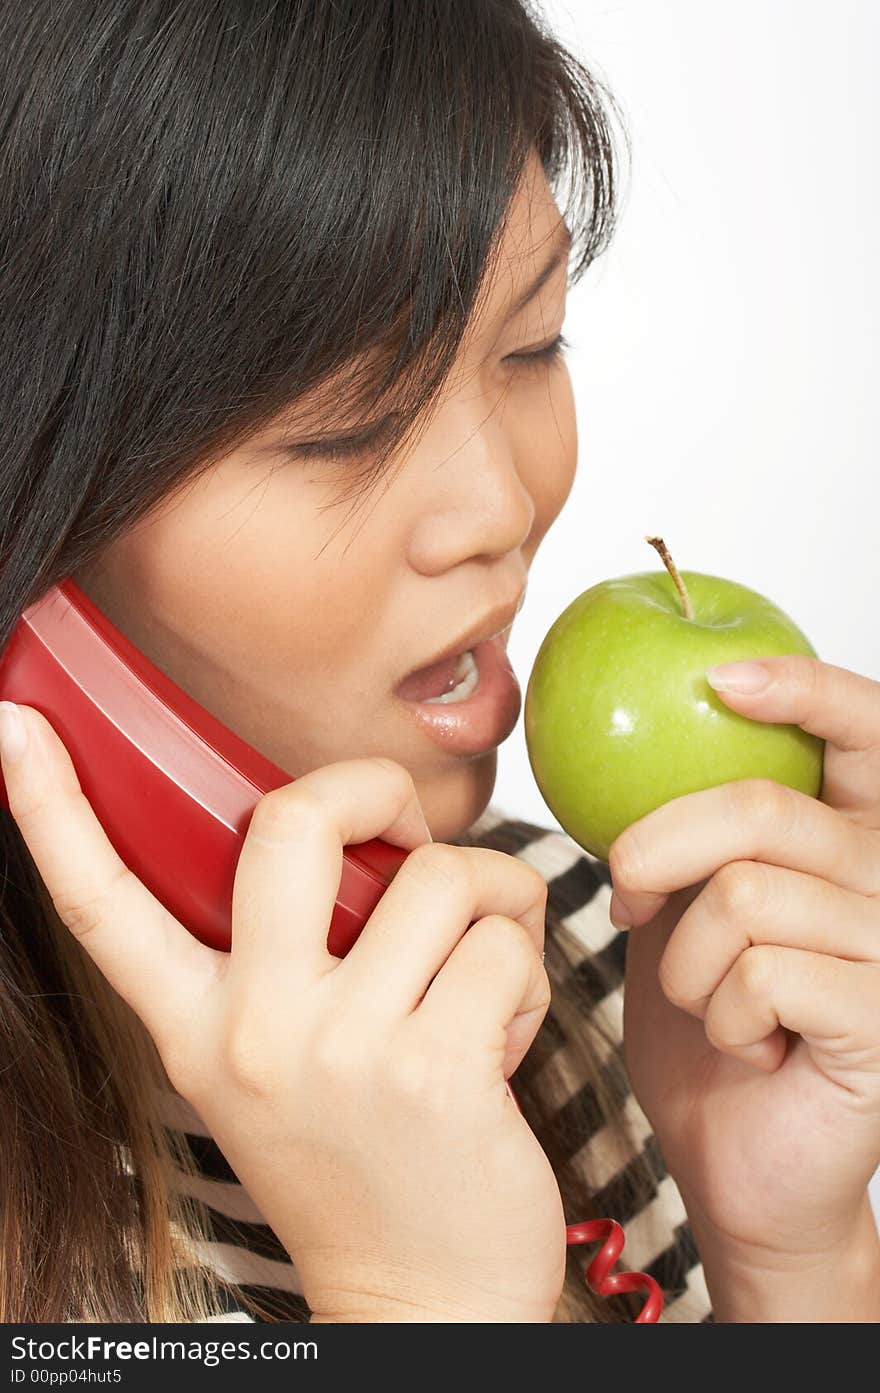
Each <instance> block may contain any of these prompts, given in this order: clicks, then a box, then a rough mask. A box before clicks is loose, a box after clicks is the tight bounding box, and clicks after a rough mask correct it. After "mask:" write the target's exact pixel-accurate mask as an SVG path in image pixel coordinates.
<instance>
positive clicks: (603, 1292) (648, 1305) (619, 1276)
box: [507, 1082, 663, 1325]
mask: <svg viewBox="0 0 880 1393" xmlns="http://www.w3.org/2000/svg"><path fill="white" fill-rule="evenodd" d="M507 1092H508V1094H509V1095H510V1097H511V1098H512V1099H513V1104H514V1107H515V1108H516V1110H517V1112H518V1113H519V1114H520V1116H522V1115H523V1111H522V1108H521V1107H520V1105H519V1103H518V1102H517V1100H516V1094H515V1093H514V1091H513V1089H512V1088H511V1086H510V1083H509V1082H508V1084H507ZM603 1238H604V1240H605V1242H604V1243H603V1244H602V1247H601V1248H600V1249H599V1251H598V1253H597V1254H596V1256H595V1257H594V1258H593V1261H592V1262H591V1263H590V1265H589V1267H588V1268H587V1271H586V1281H587V1286H588V1287H589V1288H590V1290H591V1291H595V1292H597V1293H598V1295H599V1296H617V1295H619V1294H620V1293H622V1292H626V1291H645V1292H647V1293H648V1295H647V1300H646V1301H645V1304H644V1306H643V1307H642V1309H641V1311H639V1314H638V1315H637V1316H636V1319H635V1324H636V1325H648V1324H653V1323H654V1322H656V1321H658V1320H659V1319H660V1312H661V1311H662V1310H663V1293H662V1291H661V1290H660V1287H659V1286H658V1285H657V1283H656V1282H655V1281H654V1278H653V1277H649V1276H648V1274H647V1272H612V1271H611V1269H612V1267H613V1266H614V1264H615V1263H616V1262H617V1259H618V1258H619V1257H620V1254H621V1253H622V1252H623V1246H624V1243H625V1241H626V1240H625V1239H624V1236H623V1229H622V1228H621V1226H620V1224H619V1223H618V1222H617V1220H616V1219H587V1220H585V1221H584V1222H583V1223H581V1224H567V1225H566V1227H565V1241H566V1244H567V1246H568V1247H569V1248H572V1247H574V1246H575V1245H576V1244H579V1243H598V1242H599V1241H600V1239H603Z"/></svg>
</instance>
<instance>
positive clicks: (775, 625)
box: [524, 538, 824, 860]
mask: <svg viewBox="0 0 880 1393" xmlns="http://www.w3.org/2000/svg"><path fill="white" fill-rule="evenodd" d="M646 540H648V541H650V542H651V544H652V545H654V546H656V547H657V550H658V551H660V554H661V556H663V559H664V561H665V562H666V565H667V570H666V571H642V572H639V573H638V574H635V575H628V576H620V577H618V578H617V579H614V580H606V581H602V582H601V583H600V584H598V585H593V586H591V587H590V589H589V590H585V591H584V592H583V593H582V594H581V595H579V596H578V597H577V599H575V600H573V601H572V603H571V604H570V605H569V606H568V607H567V609H565V610H563V612H562V613H561V614H560V615H559V617H558V619H556V621H555V622H554V623H553V625H552V627H551V628H550V629H549V631H548V633H547V635H546V636H545V638H544V640H543V642H542V644H541V647H540V648H539V650H538V654H537V657H536V658H535V662H534V666H533V668H532V672H531V675H530V677H529V682H528V687H527V690H526V697H525V705H524V724H525V737H526V746H527V749H528V756H529V763H530V764H531V767H532V772H533V774H534V776H535V779H536V781H537V784H538V787H539V788H540V790H541V794H542V796H543V798H544V800H545V801H546V803H547V806H548V807H549V809H550V811H551V812H552V813H553V815H554V817H555V818H556V819H557V820H558V822H559V823H560V825H561V826H562V827H563V828H564V829H565V831H566V832H567V833H568V834H569V836H570V837H572V838H573V839H574V841H576V842H577V843H578V844H579V845H580V846H582V847H583V848H584V850H586V851H588V852H591V853H592V854H593V855H594V856H598V857H599V858H600V859H602V860H607V857H608V851H609V848H610V847H611V844H612V842H613V841H614V839H615V838H616V837H617V836H619V834H620V833H621V832H622V831H623V830H624V828H626V827H629V825H630V824H631V823H633V822H635V821H636V820H637V819H638V818H640V817H643V816H644V815H645V814H646V813H649V812H651V811H652V809H654V808H657V807H659V806H660V804H661V803H666V802H668V801H669V799H670V798H678V797H680V796H681V795H682V794H685V793H695V792H697V791H698V790H699V789H704V788H711V787H713V786H714V785H716V784H722V783H727V782H729V781H731V780H734V779H747V778H754V777H760V778H766V779H774V780H775V781H776V782H777V783H782V784H788V785H789V786H790V787H791V788H795V789H799V790H800V791H801V792H802V793H807V794H810V795H811V796H813V797H816V796H818V794H819V791H820V789H821V786H822V758H823V750H824V742H823V741H822V740H820V739H818V738H817V737H816V736H814V735H809V734H808V733H807V732H806V731H804V730H802V729H801V728H800V726H795V725H781V724H780V725H776V724H770V723H767V722H761V721H758V720H750V719H749V718H748V717H746V716H740V715H738V714H737V713H736V712H735V711H731V710H730V708H729V707H727V706H725V705H724V703H723V702H722V701H721V700H720V698H719V697H718V696H717V694H716V693H715V692H714V691H713V689H712V688H711V687H710V686H709V683H708V682H707V680H706V675H705V674H706V669H707V668H708V667H711V666H712V665H713V664H714V663H725V662H736V661H737V660H738V659H745V658H761V657H769V656H771V655H776V654H785V653H806V654H808V655H810V656H812V657H815V656H816V653H815V650H814V649H813V647H812V645H811V644H810V642H809V640H808V639H807V638H806V637H805V636H804V634H803V633H802V632H801V630H800V629H799V628H798V627H797V625H796V624H794V623H793V621H792V620H791V619H790V618H789V617H788V615H787V614H785V613H783V611H782V610H781V609H779V608H778V607H777V606H776V605H774V604H772V603H771V601H770V600H768V599H766V598H765V597H764V596H763V595H759V594H758V593H757V591H755V590H750V589H749V588H748V587H747V586H745V585H739V584H737V582H736V581H732V580H724V579H722V578H721V577H720V576H710V575H703V574H701V573H699V572H696V571H685V572H683V573H682V574H681V575H679V573H678V571H677V570H676V569H675V566H674V564H673V563H672V559H671V557H669V554H668V552H667V551H666V548H665V546H664V545H663V543H662V540H661V539H660V538H647V539H646Z"/></svg>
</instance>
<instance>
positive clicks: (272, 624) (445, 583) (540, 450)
mask: <svg viewBox="0 0 880 1393" xmlns="http://www.w3.org/2000/svg"><path fill="white" fill-rule="evenodd" d="M566 243H567V239H566V231H565V228H564V225H563V222H562V219H561V217H560V213H559V209H558V207H557V205H556V203H555V201H554V199H553V197H552V194H551V192H550V189H549V186H548V185H547V182H546V179H545V177H544V173H543V169H542V167H541V165H540V162H539V161H538V159H537V158H536V157H533V159H532V162H531V163H530V165H529V167H528V171H527V176H526V178H525V179H524V181H523V184H522V186H521V188H520V190H519V192H518V195H517V199H516V203H515V206H514V210H513V216H512V218H511V221H510V224H509V226H508V230H507V233H506V236H505V241H504V244H503V247H502V251H501V255H500V257H499V258H498V261H497V269H496V271H495V273H494V274H493V277H492V279H491V282H490V283H487V288H486V290H485V292H484V296H483V300H482V301H481V304H480V306H479V307H478V310H477V311H476V312H475V315H474V319H473V321H472V324H471V326H470V327H469V332H468V337H467V340H466V342H465V343H464V344H463V345H462V349H461V352H460V354H459V358H458V359H457V360H456V364H455V365H454V368H453V370H452V372H451V373H450V374H449V377H448V379H447V381H446V382H445V383H444V390H443V393H442V395H441V398H440V400H439V404H438V405H436V406H435V407H434V408H433V409H432V411H431V413H430V420H429V422H428V423H427V424H426V426H425V429H424V430H423V431H422V432H421V433H420V434H419V435H418V439H417V440H416V441H415V442H414V443H413V444H411V445H410V446H409V447H408V450H407V447H404V449H405V451H406V452H405V453H404V454H402V455H401V457H400V459H399V461H398V459H397V458H395V461H394V463H393V468H392V470H391V473H390V474H389V475H388V476H386V477H385V478H384V479H380V480H379V481H378V482H377V483H376V484H375V485H374V486H372V487H371V490H370V494H369V496H368V498H367V499H366V500H363V499H361V500H359V502H358V505H357V506H356V507H353V506H352V503H351V500H350V498H349V501H348V503H346V502H345V501H344V500H343V501H342V502H341V503H339V502H337V501H336V500H338V499H339V497H340V493H341V487H340V484H341V483H344V470H345V462H344V461H343V462H342V464H340V461H339V460H332V461H327V462H325V461H324V460H322V458H321V457H320V455H318V456H316V455H315V453H314V450H310V451H309V458H297V457H296V454H295V450H294V451H293V452H291V446H294V445H297V444H305V443H307V442H308V443H312V442H314V441H316V440H319V439H321V438H327V439H329V438H331V437H332V436H334V435H339V434H342V433H344V428H345V426H344V423H343V424H342V425H340V417H339V415H338V408H339V396H338V394H334V393H333V392H331V391H327V390H326V388H325V391H324V394H323V396H322V397H313V398H308V399H303V400H301V401H299V402H297V403H296V404H295V407H294V408H293V409H292V410H291V411H290V412H287V413H285V415H284V421H283V423H282V422H281V421H279V422H278V423H277V424H273V426H272V427H271V428H269V429H264V430H262V431H260V433H259V434H258V435H254V436H252V437H251V438H250V439H249V440H248V441H247V442H246V443H245V444H244V445H242V446H240V447H239V448H237V449H236V450H235V451H234V452H233V453H231V454H229V455H227V456H226V457H225V458H224V459H222V460H221V461H220V462H219V463H216V464H215V465H213V466H211V467H210V469H209V470H208V471H207V472H206V473H204V474H203V475H201V476H200V477H199V478H198V479H197V480H196V481H195V482H190V483H188V484H187V485H186V486H184V487H182V488H180V489H178V490H177V491H176V492H175V493H174V495H173V496H170V497H168V498H166V499H165V500H163V503H162V505H161V507H159V508H157V509H155V510H154V511H153V512H152V513H151V514H150V515H149V516H148V517H147V518H145V519H143V520H142V521H141V522H140V523H139V524H138V525H137V526H136V527H134V528H132V529H131V530H130V531H129V532H128V533H127V534H126V535H125V536H124V537H122V538H121V539H119V540H117V541H116V542H114V543H113V544H112V545H111V546H109V547H108V548H107V549H106V550H105V551H104V552H103V553H102V555H101V556H100V557H99V558H98V560H97V561H95V562H93V563H92V564H90V565H89V566H88V567H85V568H83V569H82V570H81V571H79V572H77V573H75V579H76V580H77V582H78V583H79V584H80V585H81V586H82V588H83V589H84V590H85V591H86V593H87V594H88V595H90V596H91V598H92V599H93V600H94V601H95V603H96V604H98V605H99V606H100V607H101V608H102V609H103V610H104V612H105V613H106V614H107V615H108V616H109V617H110V619H111V620H112V621H113V622H114V623H115V624H116V625H117V626H118V627H119V628H120V629H121V630H122V631H123V633H125V634H126V635H127V636H128V637H129V638H130V639H131V641H132V642H134V643H135V644H136V645H137V646H138V647H139V648H140V649H142V651H143V652H144V653H146V654H147V656H148V657H149V658H151V659H152V661H153V662H155V663H156V664H157V665H158V666H159V667H161V668H162V669H164V671H165V672H167V673H168V674H169V675H170V676H171V677H172V678H173V679H174V680H175V681H176V682H177V683H178V684H179V685H180V686H182V687H183V688H184V689H185V690H186V691H187V692H189V693H190V694H191V695H192V696H193V697H194V698H195V699H196V700H197V701H199V702H200V703H201V704H202V705H203V706H205V707H206V708H207V709H208V710H209V711H211V712H212V713H213V714H214V715H215V716H217V717H218V718H219V719H220V720H221V721H223V722H225V724H226V725H228V726H230V727H232V729H233V730H235V731H236V732H237V733H238V734H239V735H241V736H242V737H243V738H244V739H245V740H247V741H248V742H249V743H250V744H251V745H253V746H254V747H255V748H256V749H258V750H260V751H261V752H262V753H263V754H264V755H266V756H267V757H268V758H269V759H271V760H273V761H274V762H275V763H276V764H277V765H279V766H280V767H281V768H282V769H284V770H286V771H287V772H288V773H289V774H290V775H291V777H294V778H295V777H296V776H297V775H300V774H304V773H306V772H307V771H308V770H310V769H314V768H317V767H319V766H321V765H324V764H329V763H331V762H332V761H334V760H339V759H349V758H353V757H357V756H364V755H378V754H381V755H386V756H390V757H391V758H392V759H395V760H397V761H398V762H399V763H400V764H403V765H404V766H405V767H406V768H407V769H408V770H409V771H410V774H411V775H412V778H413V780H414V782H415V785H416V788H417V790H418V793H419V797H420V799H421V802H422V807H423V809H424V812H425V816H426V817H427V820H428V824H429V826H430V828H431V832H432V835H433V837H434V839H435V840H437V841H449V840H451V839H453V838H454V837H456V836H457V835H458V834H459V833H460V832H463V831H464V830H465V828H467V827H468V826H469V825H470V824H471V823H472V822H473V821H474V820H475V819H476V818H477V817H478V816H479V814H480V813H481V812H482V811H483V809H484V808H485V806H486V804H487V803H488V802H489V800H490V798H491V794H492V789H493V786H494V782H495V772H496V758H497V754H496V751H497V745H498V743H499V742H500V741H503V740H504V739H506V738H507V736H508V735H509V734H510V731H511V729H512V728H513V725H514V724H515V723H516V719H517V716H518V714H519V708H520V704H521V694H520V692H519V691H518V689H516V688H514V689H513V692H512V693H511V691H510V690H508V692H507V696H506V699H505V698H504V697H503V696H502V697H499V699H498V700H497V701H494V702H490V703H489V704H488V707H487V704H486V703H485V701H484V702H482V703H481V706H480V711H479V712H478V713H477V716H476V717H474V718H473V719H472V718H471V717H470V716H469V711H470V710H474V711H475V710H476V696H475V698H473V699H472V701H473V703H474V704H473V706H472V705H471V703H462V704H460V705H456V704H451V705H450V704H444V703H441V704H432V705H429V706H428V707H427V708H425V707H422V706H420V707H419V708H418V709H417V708H416V707H414V706H413V705H412V704H411V703H408V702H406V701H404V700H402V699H401V697H400V696H399V695H397V693H396V692H395V687H396V686H397V684H399V682H400V681H401V679H402V678H403V677H405V676H406V675H407V674H410V673H412V672H413V670H414V669H417V668H422V667H424V666H425V665H427V664H429V663H430V662H431V661H432V660H433V659H434V658H436V657H437V655H440V654H445V653H447V652H448V651H449V650H450V649H451V648H455V647H456V646H457V647H467V646H469V640H470V638H471V635H472V633H473V632H474V631H482V633H483V634H485V635H488V634H491V633H493V632H494V631H495V630H497V629H499V628H501V627H502V625H503V624H505V623H507V622H508V621H509V619H510V617H512V615H513V613H514V611H515V609H516V608H517V606H518V604H519V603H520V601H521V597H522V594H523V591H524V588H525V585H526V579H527V575H528V570H529V566H530V565H531V562H532V558H533V557H534V555H535V552H536V550H537V548H538V545H539V543H540V542H541V539H542V538H543V536H544V534H545V533H546V531H547V529H548V528H549V526H550V524H551V523H552V522H553V520H554V518H555V517H556V516H557V514H558V512H559V510H560V508H561V507H562V505H563V503H564V501H565V499H566V497H567V495H568V492H569V490H570V488H571V485H572V481H573V478H574V472H575V462H576V455H577V433H576V425H575V413H574V401H573V398H572V392H571V383H570V380H569V376H568V372H567V370H566V368H565V366H564V364H563V363H562V361H561V360H559V359H557V360H555V361H554V360H551V361H550V362H549V363H548V362H546V361H545V362H543V363H541V362H537V363H531V364H530V363H527V362H518V363H517V362H513V361H512V360H511V355H513V354H517V353H522V352H525V351H528V350H533V349H537V348H541V347H543V346H544V345H546V344H548V343H550V342H551V340H552V339H553V338H554V337H555V336H556V335H557V334H558V333H559V330H560V328H561V326H562V322H563V318H564V311H565V294H566V282H567V267H568V258H567V256H566V255H565V254H563V255H562V257H561V259H560V260H559V262H558V264H557V266H556V268H555V270H554V271H553V272H552V274H551V275H550V277H549V279H547V280H546V281H545V283H544V285H543V286H542V288H541V289H540V290H539V291H538V293H537V294H536V295H535V296H534V297H533V299H532V300H530V301H529V303H528V304H526V305H525V306H524V307H523V308H522V309H521V310H520V311H519V312H518V313H516V314H515V315H513V317H511V318H509V319H508V317H507V316H508V315H509V314H510V311H511V309H512V307H513V306H514V305H515V304H516V303H517V302H518V301H519V299H520V298H521V297H522V296H523V295H524V294H525V293H526V291H527V290H528V289H529V288H530V286H531V285H532V283H533V282H534V280H535V279H536V277H537V275H538V273H539V272H540V271H541V270H542V269H543V268H544V266H545V265H546V263H547V262H548V261H549V260H550V259H551V258H552V255H553V253H554V252H556V251H557V250H559V249H562V250H563V252H564V251H565V250H566V249H567V245H566ZM282 438H283V441H284V442H285V443H284V451H283V453H282V450H281V442H282ZM273 446H274V449H273ZM364 463H365V461H364V458H363V456H360V457H358V459H356V460H353V461H352V464H351V469H352V478H354V471H355V469H357V470H358V471H360V470H362V469H363V467H364ZM340 469H342V471H343V474H342V475H340ZM346 511H348V512H350V518H347V517H346ZM484 621H485V622H484ZM457 639H462V640H463V641H462V643H461V644H459V645H456V640H457ZM505 641H506V640H505ZM484 651H485V650H484ZM487 689H488V679H486V680H485V681H484V688H483V690H484V692H485V691H486V690H487ZM425 712H427V713H429V714H430V713H433V714H435V715H437V717H438V719H439V720H440V722H441V724H440V726H439V728H435V727H428V726H426V725H425V723H424V722H423V720H422V719H420V717H419V713H422V714H424V713H425ZM443 723H445V725H444V724H443ZM475 746H477V747H478V748H475Z"/></svg>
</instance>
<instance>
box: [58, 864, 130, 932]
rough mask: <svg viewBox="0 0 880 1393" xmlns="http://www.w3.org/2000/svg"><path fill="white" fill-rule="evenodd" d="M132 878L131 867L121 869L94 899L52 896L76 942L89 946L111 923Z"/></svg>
mask: <svg viewBox="0 0 880 1393" xmlns="http://www.w3.org/2000/svg"><path fill="white" fill-rule="evenodd" d="M131 874H132V873H131V871H130V870H129V869H128V867H127V866H124V865H120V866H119V867H118V868H117V870H116V871H115V873H114V874H113V875H112V876H111V878H110V880H109V881H107V883H106V884H105V885H103V886H102V887H101V889H100V890H98V891H96V892H95V894H93V895H88V896H86V897H85V898H83V897H82V896H70V897H68V896H67V895H66V894H64V893H57V894H55V895H53V896H52V904H53V905H54V907H55V912H56V914H57V915H58V917H59V919H60V920H61V922H62V924H64V925H65V926H66V927H67V928H68V929H69V930H70V932H71V933H72V934H73V936H74V938H76V939H79V941H80V942H81V943H82V942H85V940H87V939H88V937H89V935H90V934H92V933H94V931H95V930H96V929H97V928H99V927H100V925H101V924H103V923H106V922H107V919H108V918H109V917H110V916H111V915H112V914H113V912H114V910H113V904H114V901H116V900H117V899H118V898H119V895H120V891H121V889H122V886H123V885H124V883H125V881H126V880H128V879H129V878H130V877H131Z"/></svg>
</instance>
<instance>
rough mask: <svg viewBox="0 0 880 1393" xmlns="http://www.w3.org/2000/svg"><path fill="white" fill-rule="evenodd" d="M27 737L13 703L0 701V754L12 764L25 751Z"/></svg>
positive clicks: (20, 717)
mask: <svg viewBox="0 0 880 1393" xmlns="http://www.w3.org/2000/svg"><path fill="white" fill-rule="evenodd" d="M27 743H28V736H27V726H26V725H25V723H24V721H23V719H22V715H21V712H20V711H19V709H18V707H17V706H16V705H15V703H14V702H11V701H0V754H2V756H3V759H4V760H5V761H6V762H7V763H8V764H12V763H14V761H15V760H17V759H21V757H22V755H23V754H24V752H25V750H26V749H27Z"/></svg>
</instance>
